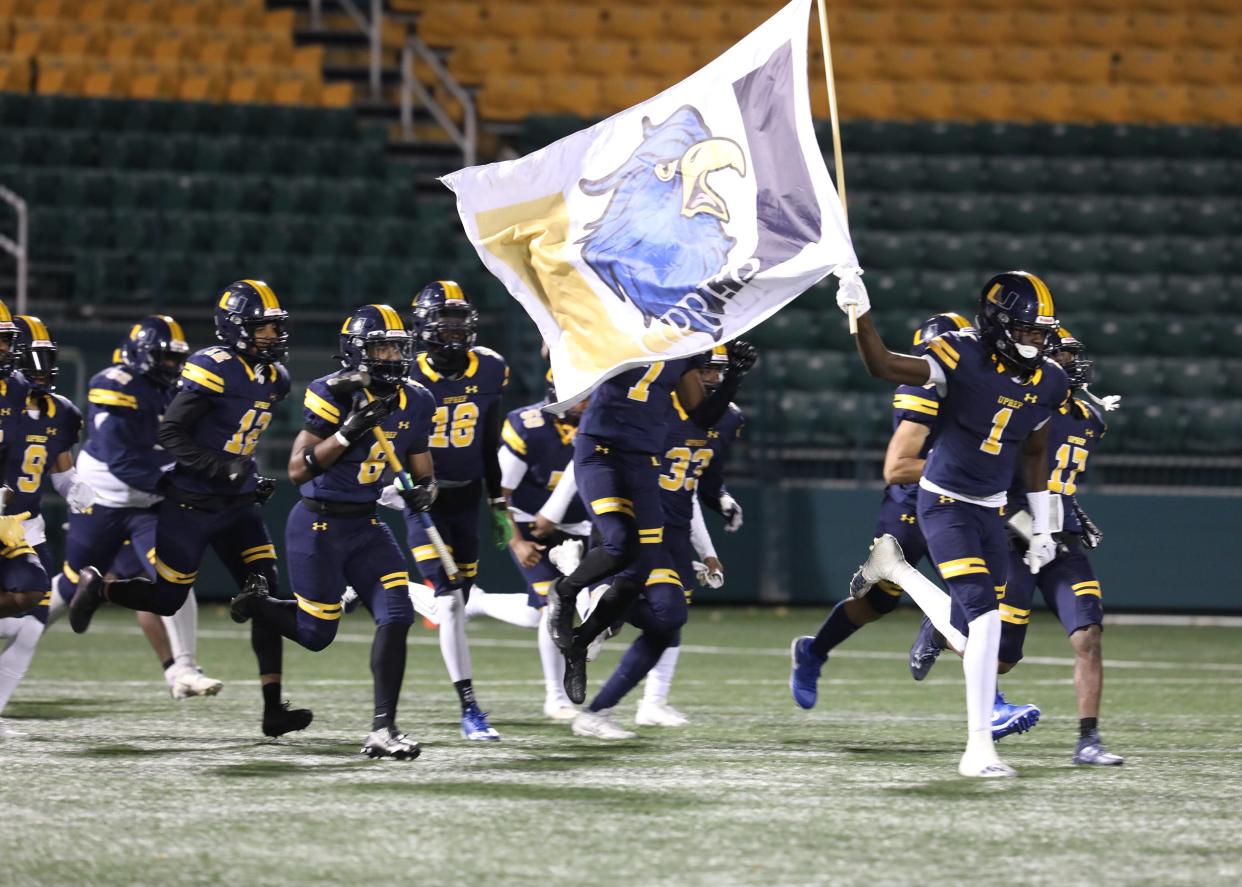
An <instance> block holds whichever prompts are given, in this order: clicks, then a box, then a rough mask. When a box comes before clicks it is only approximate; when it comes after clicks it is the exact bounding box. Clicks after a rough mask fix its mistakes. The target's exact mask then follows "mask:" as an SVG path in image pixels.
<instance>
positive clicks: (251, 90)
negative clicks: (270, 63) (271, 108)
mask: <svg viewBox="0 0 1242 887" xmlns="http://www.w3.org/2000/svg"><path fill="white" fill-rule="evenodd" d="M273 79H274V78H273V77H272V76H271V74H270V73H268V72H266V71H263V70H260V69H257V68H238V69H236V70H234V71H230V73H229V88H228V92H226V93H225V95H226V96H227V97H228V100H229V101H230V102H234V103H238V104H260V105H266V104H271V102H272V90H273V87H274V85H275V84H274V82H273Z"/></svg>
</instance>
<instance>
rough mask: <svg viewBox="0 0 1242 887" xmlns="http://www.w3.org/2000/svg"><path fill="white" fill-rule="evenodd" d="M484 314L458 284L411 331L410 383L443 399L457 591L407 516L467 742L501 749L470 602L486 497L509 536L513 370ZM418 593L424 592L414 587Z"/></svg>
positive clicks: (435, 509)
mask: <svg viewBox="0 0 1242 887" xmlns="http://www.w3.org/2000/svg"><path fill="white" fill-rule="evenodd" d="M478 325H479V314H478V311H476V310H475V308H474V306H473V305H471V304H470V302H469V301H467V299H466V296H465V293H463V292H462V289H461V287H460V286H458V285H457V284H456V283H454V282H453V281H451V280H437V281H434V282H432V283H429V284H427V285H426V286H425V287H423V288H422V290H420V291H419V293H418V295H417V296H415V298H414V303H413V313H412V322H411V325H410V329H411V330H412V331H413V333H414V336H415V350H416V351H417V352H418V355H417V359H416V360H415V363H414V367H413V369H412V370H411V373H410V375H411V378H412V379H413V380H414V381H415V382H418V383H419V384H421V385H423V386H424V387H426V388H427V390H429V391H430V392H431V393H432V395H433V396H434V397H435V401H436V410H435V414H434V417H433V426H434V427H433V428H432V432H431V436H430V438H429V440H428V443H429V444H430V447H431V454H432V460H433V461H434V462H435V467H436V479H437V482H438V483H439V487H440V492H439V495H438V496H437V498H436V502H435V504H434V505H433V506H432V508H431V516H432V520H433V521H434V522H435V525H436V528H437V529H438V530H439V531H440V533H441V535H442V536H443V538H444V543H445V545H447V546H448V548H449V551H450V552H451V553H452V555H453V559H454V560H455V561H456V562H457V568H458V570H459V571H460V573H459V577H458V580H457V582H455V583H454V582H450V581H449V577H448V576H447V574H446V573H445V572H444V569H443V567H442V566H441V565H440V560H439V558H438V556H437V555H436V551H435V549H434V548H433V547H432V545H431V541H430V540H429V539H428V537H427V534H426V532H425V531H424V530H423V526H422V524H421V523H420V522H419V520H418V519H417V517H416V515H414V514H413V513H412V512H411V511H410V510H409V509H408V508H407V510H406V528H407V540H408V542H409V546H410V550H411V552H412V553H413V555H414V561H415V563H416V564H417V565H418V569H419V571H420V572H421V573H422V576H423V577H424V578H425V579H426V580H427V582H428V584H429V585H431V586H432V587H433V589H434V594H435V597H436V600H435V601H434V602H433V603H434V611H435V613H436V616H437V620H438V621H439V624H440V653H441V655H442V657H443V659H444V665H445V667H446V668H447V669H448V673H449V679H450V680H451V681H452V682H453V687H454V689H455V690H456V691H457V696H458V699H459V700H460V702H461V731H462V735H463V736H464V737H465V738H466V739H468V740H471V741H482V742H494V741H496V740H499V739H500V734H499V733H498V732H497V731H496V730H495V729H493V727H492V726H491V724H489V723H488V720H487V715H486V714H485V713H484V712H483V710H482V709H481V708H480V707H479V704H478V701H477V700H476V699H475V695H474V680H473V674H474V669H473V666H472V664H471V661H470V647H469V643H468V641H467V640H466V614H465V608H466V598H468V597H469V595H470V588H471V586H472V585H473V584H474V578H475V576H476V575H477V574H478V571H479V500H480V498H481V496H482V490H483V487H484V486H486V488H487V496H488V502H489V505H490V508H491V519H492V522H493V527H494V528H496V527H502V528H507V526H508V524H507V518H506V517H505V498H504V496H503V495H502V493H501V489H500V462H499V461H498V457H497V452H498V450H499V447H500V426H501V420H502V419H503V418H504V412H503V411H502V409H501V406H500V396H501V393H502V392H503V391H504V389H505V387H506V386H507V385H508V384H509V365H508V364H507V363H505V359H504V358H503V357H501V356H500V355H499V354H497V353H496V352H495V351H492V350H491V349H489V348H483V347H481V346H479V345H476V344H475V342H476V341H477V339H478ZM411 589H412V593H415V594H418V593H420V592H421V591H422V589H421V588H419V587H417V586H411Z"/></svg>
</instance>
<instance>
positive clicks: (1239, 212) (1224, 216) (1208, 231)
mask: <svg viewBox="0 0 1242 887" xmlns="http://www.w3.org/2000/svg"><path fill="white" fill-rule="evenodd" d="M1177 217H1178V220H1179V223H1180V224H1179V225H1178V228H1179V230H1181V231H1183V232H1185V233H1186V234H1195V235H1207V236H1209V237H1211V236H1213V235H1217V236H1218V235H1221V234H1226V233H1228V232H1230V231H1237V230H1238V229H1239V227H1240V226H1242V207H1240V206H1239V201H1237V200H1226V199H1221V200H1213V199H1211V198H1204V197H1200V198H1196V199H1192V200H1181V201H1178V213H1177Z"/></svg>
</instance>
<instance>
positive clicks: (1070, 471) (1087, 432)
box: [1009, 398, 1108, 533]
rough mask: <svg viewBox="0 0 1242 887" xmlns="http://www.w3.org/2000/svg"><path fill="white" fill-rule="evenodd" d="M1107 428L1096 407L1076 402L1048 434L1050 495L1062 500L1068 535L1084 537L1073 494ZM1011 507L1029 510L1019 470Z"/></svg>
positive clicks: (1058, 414) (1062, 412) (1056, 419)
mask: <svg viewBox="0 0 1242 887" xmlns="http://www.w3.org/2000/svg"><path fill="white" fill-rule="evenodd" d="M1107 430H1108V426H1107V425H1106V424H1105V422H1104V420H1103V419H1102V418H1101V417H1100V414H1099V413H1098V412H1097V411H1096V409H1095V407H1093V406H1092V405H1091V404H1089V403H1086V402H1084V401H1081V400H1078V399H1077V398H1073V399H1071V400H1070V401H1069V403H1067V404H1065V406H1063V407H1061V408H1060V409H1059V410H1057V411H1056V413H1055V414H1054V415H1053V417H1052V428H1051V429H1050V430H1049V433H1048V492H1050V493H1052V494H1054V495H1057V496H1060V497H1061V499H1062V502H1061V505H1062V511H1063V513H1064V515H1065V522H1064V523H1063V524H1062V525H1061V529H1063V530H1064V531H1065V532H1067V533H1081V532H1082V523H1081V522H1080V521H1079V520H1078V515H1077V514H1075V513H1074V494H1075V493H1077V492H1078V484H1079V483H1081V482H1082V480H1083V478H1084V477H1086V475H1087V460H1088V459H1089V458H1090V457H1091V454H1092V453H1093V452H1095V446H1096V444H1098V443H1099V442H1100V441H1101V440H1102V439H1103V438H1104V433H1105V431H1107ZM1009 506H1010V508H1011V509H1014V510H1017V509H1020V508H1025V507H1026V483H1025V481H1024V480H1023V477H1022V469H1021V467H1020V466H1019V468H1018V470H1017V471H1015V472H1014V479H1013V486H1012V487H1010V490H1009Z"/></svg>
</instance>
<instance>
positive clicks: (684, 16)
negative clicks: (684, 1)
mask: <svg viewBox="0 0 1242 887" xmlns="http://www.w3.org/2000/svg"><path fill="white" fill-rule="evenodd" d="M728 33H729V28H728V23H727V22H726V21H725V18H724V15H723V14H722V12H721V9H720V8H719V7H716V6H706V7H698V6H686V5H676V4H673V5H670V6H669V7H668V8H667V9H666V10H665V12H664V36H665V38H666V39H668V38H671V39H674V40H686V41H690V42H697V41H699V40H711V39H713V38H715V37H720V36H724V35H726V34H728Z"/></svg>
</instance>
